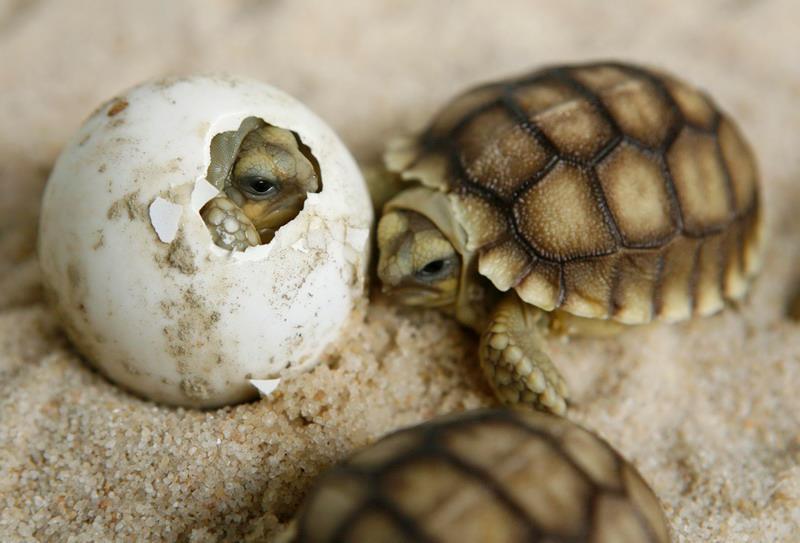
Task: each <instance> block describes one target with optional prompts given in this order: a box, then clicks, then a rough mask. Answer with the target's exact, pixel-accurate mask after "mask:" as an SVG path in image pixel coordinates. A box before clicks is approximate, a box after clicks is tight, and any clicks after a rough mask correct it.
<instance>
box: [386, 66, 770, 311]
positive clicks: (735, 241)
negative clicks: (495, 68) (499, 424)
mask: <svg viewBox="0 0 800 543" xmlns="http://www.w3.org/2000/svg"><path fill="white" fill-rule="evenodd" d="M386 163H387V167H388V168H389V169H390V170H391V171H394V172H399V173H402V176H403V177H404V178H406V179H412V180H416V181H420V182H422V183H423V184H425V185H427V186H430V187H434V188H437V189H439V190H443V191H446V192H448V193H449V195H450V201H451V205H452V208H453V212H454V213H455V216H456V219H457V220H458V221H459V223H460V225H461V226H462V227H463V229H464V231H465V233H466V236H467V240H468V249H469V250H470V251H475V252H476V254H477V256H478V271H479V273H480V274H481V275H483V276H485V277H487V278H488V279H489V280H491V282H492V283H493V285H494V286H495V287H496V288H497V289H499V290H501V291H505V290H508V289H510V288H515V289H516V292H517V293H518V294H519V296H520V297H521V298H522V299H523V300H524V301H525V302H527V303H530V304H533V305H536V306H538V307H541V308H542V309H545V310H553V309H556V308H561V309H563V310H566V311H568V312H570V313H573V314H575V315H579V316H582V317H593V318H611V319H614V320H617V321H620V322H625V323H630V324H635V323H643V322H648V321H650V320H652V319H661V320H666V321H677V320H682V319H686V318H688V317H690V316H691V315H708V314H711V313H714V312H716V311H717V310H719V309H721V308H722V307H723V305H724V301H725V300H737V299H740V298H741V297H742V296H743V295H744V294H745V293H746V291H747V288H748V284H749V279H750V278H751V277H752V276H753V275H754V274H755V272H756V271H757V268H758V266H759V260H760V246H761V212H760V200H759V188H758V179H757V178H758V174H757V169H756V164H755V160H754V157H753V153H752V152H751V150H750V147H749V145H748V144H747V143H746V142H745V140H744V138H743V137H742V135H741V134H740V132H739V129H738V128H737V127H736V125H735V124H734V123H733V121H732V120H731V119H730V118H729V117H728V116H727V115H725V114H724V113H723V112H721V111H720V110H719V109H718V107H717V106H716V105H715V104H714V102H713V101H712V100H711V99H710V98H709V97H708V96H706V95H705V94H704V93H703V92H701V91H699V90H697V89H695V88H694V87H691V86H689V85H687V84H686V83H684V82H682V81H679V80H677V79H675V78H674V77H672V76H670V75H666V74H664V73H661V72H656V71H653V70H649V69H645V68H641V67H637V66H632V65H628V64H619V63H600V64H583V65H569V66H557V67H549V68H545V69H542V70H539V71H536V72H533V73H531V74H529V75H525V76H523V77H519V78H516V79H510V80H505V81H500V82H497V83H492V84H487V85H483V86H480V87H478V88H475V89H473V90H471V91H468V92H466V93H465V94H462V95H461V96H459V97H457V98H456V99H454V100H453V101H452V102H451V103H450V104H449V105H448V106H447V107H445V109H444V110H443V111H441V112H440V113H439V114H438V115H437V116H436V117H435V119H434V120H433V122H432V123H431V125H430V126H429V127H428V128H427V130H425V131H424V133H422V134H421V136H420V137H418V138H415V139H413V140H406V141H400V142H399V143H396V144H395V145H394V146H393V147H390V149H389V151H388V152H387V154H386Z"/></svg>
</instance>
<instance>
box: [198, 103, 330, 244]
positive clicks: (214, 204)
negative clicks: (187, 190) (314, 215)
mask: <svg viewBox="0 0 800 543" xmlns="http://www.w3.org/2000/svg"><path fill="white" fill-rule="evenodd" d="M303 147H304V146H303V145H302V143H301V142H300V140H299V139H298V138H297V137H296V136H295V135H294V133H292V132H290V131H289V130H284V129H283V128H278V127H276V126H271V125H268V124H266V123H265V122H264V121H262V120H260V119H257V118H255V117H248V118H247V119H245V120H244V121H243V122H242V124H241V126H240V127H239V129H238V130H236V131H231V132H223V133H221V134H217V135H216V136H214V138H213V139H212V140H211V164H210V166H209V168H208V176H207V179H208V181H209V182H210V183H211V184H212V185H214V186H215V187H216V188H217V189H219V190H220V192H221V193H220V195H219V196H217V197H215V198H213V199H212V200H210V201H209V202H208V203H207V204H206V205H205V206H203V209H201V210H200V215H201V216H202V217H203V220H204V221H205V223H206V225H207V226H208V229H209V231H210V232H211V238H212V239H213V241H214V243H215V244H217V245H218V246H220V247H222V248H223V249H229V250H235V251H244V250H245V249H247V248H248V247H253V246H256V245H260V244H262V243H269V242H270V241H271V240H272V238H273V236H274V235H275V231H276V230H277V229H278V228H280V227H281V226H283V225H284V224H286V223H287V222H289V221H291V220H292V219H293V218H295V217H296V216H297V214H298V213H300V210H301V209H303V203H304V202H305V200H306V195H307V193H309V192H319V190H320V188H321V186H320V179H319V173H318V171H317V168H316V167H315V165H314V164H313V163H312V160H313V158H312V157H311V154H310V152H308V150H307V149H304V148H303Z"/></svg>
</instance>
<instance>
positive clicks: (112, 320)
mask: <svg viewBox="0 0 800 543" xmlns="http://www.w3.org/2000/svg"><path fill="white" fill-rule="evenodd" d="M252 117H255V118H257V119H260V120H262V121H264V122H266V123H268V124H269V125H272V126H275V127H279V128H284V129H287V130H291V131H292V132H293V133H294V134H295V136H296V137H297V138H299V140H300V141H301V142H302V143H303V144H304V145H305V146H307V147H308V149H309V150H310V153H311V154H312V155H313V158H314V159H316V162H317V165H318V170H319V176H320V178H321V183H322V190H321V191H320V192H317V193H309V194H308V195H307V199H306V200H305V203H304V206H303V209H302V211H300V213H299V214H298V215H297V216H296V217H295V218H293V219H291V220H290V221H289V222H288V223H286V224H285V225H284V226H282V227H280V228H279V229H278V230H277V233H276V234H275V237H274V238H273V239H272V240H271V241H269V242H268V243H266V244H261V245H258V246H255V247H250V248H248V249H246V250H244V251H229V250H225V249H223V248H221V247H218V246H217V245H215V244H214V242H213V241H212V237H211V234H210V232H209V227H207V226H206V223H205V222H204V221H203V219H202V218H201V216H200V209H201V208H202V206H203V205H204V204H205V203H206V202H208V201H209V200H210V199H211V198H213V197H214V196H216V195H217V194H219V190H218V189H217V188H214V186H212V185H211V184H210V183H209V182H208V181H207V180H206V174H207V170H208V167H209V163H210V146H211V140H212V138H213V137H214V136H215V135H216V134H219V133H221V132H229V131H236V130H237V129H238V128H239V127H240V125H241V124H242V122H243V121H244V120H245V119H247V118H252ZM371 224H372V206H371V203H370V200H369V195H368V193H367V189H366V186H365V183H364V181H363V178H362V176H361V173H360V172H359V169H358V166H357V165H356V163H355V161H354V160H353V158H352V156H351V155H350V153H349V152H348V151H347V149H346V148H345V146H344V145H343V144H342V142H341V141H340V140H339V138H338V137H337V136H336V134H335V133H334V132H333V131H332V130H331V129H330V128H329V127H328V126H327V125H326V124H325V123H324V122H322V121H321V120H320V119H319V118H318V117H316V116H315V115H314V114H313V113H312V112H310V111H309V110H308V109H307V108H306V107H305V106H303V105H302V104H301V103H299V102H298V101H297V100H295V99H293V98H292V97H290V96H288V95H287V94H285V93H283V92H281V91H279V90H277V89H275V88H273V87H270V86H267V85H264V84H262V83H259V82H255V81H252V80H248V79H242V78H232V77H190V78H183V79H172V80H164V81H157V82H150V83H145V84H143V85H140V86H138V87H135V88H133V89H131V90H130V91H128V92H126V93H125V94H123V95H121V96H119V97H117V98H115V99H113V100H111V101H110V102H109V103H107V104H105V105H103V106H102V107H101V108H100V109H99V110H97V111H96V112H95V113H94V114H93V115H92V116H91V117H90V118H89V119H88V120H87V121H86V122H85V123H84V124H83V126H82V127H81V128H80V130H79V131H78V133H77V134H76V135H75V137H74V138H73V139H72V141H71V142H70V143H69V144H68V146H67V147H66V149H64V151H63V152H62V154H61V156H60V157H59V159H58V161H57V162H56V165H55V168H54V169H53V172H52V174H51V176H50V179H49V181H48V184H47V188H46V190H45V194H44V200H43V204H42V213H41V220H40V235H39V257H40V262H41V268H42V272H43V279H44V283H45V287H46V291H47V293H48V295H49V297H50V298H51V299H52V302H53V303H54V305H55V307H56V309H57V311H58V314H59V316H60V318H61V319H62V321H63V323H64V327H65V329H66V331H67V334H68V336H69V338H70V339H71V340H72V342H73V343H74V344H75V346H76V347H77V348H78V350H79V351H80V352H81V353H82V354H83V355H84V356H85V357H86V358H87V359H88V360H89V361H90V362H91V363H92V364H94V365H95V366H96V367H97V368H99V369H100V370H101V371H102V372H103V373H104V374H106V375H107V376H108V377H109V378H111V379H112V380H113V381H115V382H117V383H119V384H121V385H123V386H125V387H127V388H129V389H130V390H133V391H135V392H136V393H138V394H140V395H142V396H144V397H146V398H150V399H152V400H156V401H160V402H166V403H170V404H176V405H185V406H196V407H214V406H221V405H226V404H231V403H236V402H240V401H244V400H247V399H250V398H253V397H254V396H255V395H257V391H256V388H254V387H253V386H252V385H251V384H250V383H249V382H248V381H249V380H250V379H254V380H263V379H272V380H274V379H276V378H280V377H281V376H284V375H286V374H287V373H291V372H294V371H301V370H305V369H308V368H310V367H312V366H313V365H314V364H315V363H317V362H318V361H319V360H320V355H321V353H322V352H323V351H324V350H325V349H326V348H327V347H328V346H330V345H331V343H332V342H333V341H334V340H336V339H337V337H340V333H341V330H342V327H343V326H344V325H345V324H346V322H347V320H348V317H349V316H350V315H351V312H352V311H353V309H354V308H355V307H356V306H357V305H359V304H361V303H363V300H364V290H365V278H366V266H367V263H368V260H369V255H368V252H369V243H370V242H369V232H370V227H371ZM229 226H231V227H232V225H229ZM251 235H252V234H251ZM272 382H274V381H272Z"/></svg>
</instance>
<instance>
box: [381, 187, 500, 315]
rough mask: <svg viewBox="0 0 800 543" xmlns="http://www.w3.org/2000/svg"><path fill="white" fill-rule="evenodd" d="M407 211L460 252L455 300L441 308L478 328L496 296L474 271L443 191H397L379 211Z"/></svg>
mask: <svg viewBox="0 0 800 543" xmlns="http://www.w3.org/2000/svg"><path fill="white" fill-rule="evenodd" d="M392 210H408V211H414V212H416V213H420V214H421V215H423V216H425V218H427V219H428V220H430V221H431V222H432V223H433V224H434V225H435V226H436V228H438V229H439V231H440V232H441V233H442V234H443V235H444V236H445V237H446V238H447V240H448V241H449V242H450V243H451V244H452V245H453V248H454V249H455V250H456V252H457V253H458V254H459V255H461V276H460V277H459V282H458V294H457V295H456V301H455V303H454V304H452V305H451V306H448V307H446V308H441V309H442V310H444V311H445V312H446V313H448V314H452V315H454V316H455V318H456V319H457V320H458V321H459V322H461V323H462V324H464V325H466V326H469V327H470V328H473V329H475V330H477V331H482V330H483V328H484V326H485V324H486V321H487V319H488V312H489V311H490V310H491V308H492V307H491V306H493V305H494V303H493V302H494V301H495V299H496V296H495V295H494V289H492V288H490V286H489V285H488V281H487V280H485V279H484V278H483V277H481V276H480V275H479V274H478V254H477V253H475V252H474V251H470V250H468V249H467V234H466V232H465V231H464V229H463V228H462V227H461V225H460V224H458V222H457V221H456V218H455V214H454V213H453V208H452V205H451V203H450V197H449V196H448V194H447V193H445V192H442V191H440V190H436V189H432V188H428V187H421V186H420V187H414V188H409V189H406V190H404V191H402V192H400V193H399V194H398V195H397V196H395V197H394V198H392V199H391V200H389V201H388V202H387V203H386V204H385V205H384V206H383V212H384V213H387V212H389V211H392Z"/></svg>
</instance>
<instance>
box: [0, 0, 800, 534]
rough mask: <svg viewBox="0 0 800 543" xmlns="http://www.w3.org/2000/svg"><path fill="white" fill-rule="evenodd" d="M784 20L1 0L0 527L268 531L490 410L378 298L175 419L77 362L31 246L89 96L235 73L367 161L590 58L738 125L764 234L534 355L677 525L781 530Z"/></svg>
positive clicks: (451, 342) (799, 348) (671, 7)
mask: <svg viewBox="0 0 800 543" xmlns="http://www.w3.org/2000/svg"><path fill="white" fill-rule="evenodd" d="M799 16H800V7H798V5H797V3H796V2H793V1H792V0H771V1H766V0H765V1H761V2H755V1H750V0H725V1H721V0H714V1H707V2H690V1H686V2H670V3H667V2H661V1H658V0H649V1H638V2H631V3H623V2H616V3H611V2H583V1H574V2H572V1H561V2H530V1H524V0H519V1H504V2H502V3H500V2H482V1H480V0H474V1H461V2H448V1H444V0H438V1H434V2H422V1H419V2H400V1H383V2H369V3H368V2H356V1H355V0H353V1H347V2H344V1H337V2H322V1H319V2H306V1H292V2H288V1H274V2H263V3H262V2H256V1H252V0H243V1H238V2H213V1H211V0H204V1H198V2H191V3H189V2H171V3H169V4H167V3H161V2H155V1H142V2H124V1H114V2H106V1H100V0H98V1H95V2H65V1H56V0H39V1H30V2H28V1H13V0H11V1H5V2H0V66H2V67H3V69H2V70H0V88H2V89H3V90H2V94H1V95H0V119H2V124H1V125H0V255H2V256H1V257H0V541H4V542H14V541H109V540H119V541H133V540H146V541H162V540H164V541H191V542H203V541H240V540H246V541H261V540H269V537H270V536H273V535H274V534H275V532H276V530H278V529H279V528H280V526H281V525H282V524H283V523H285V522H286V521H287V520H288V519H289V518H291V516H292V514H293V512H294V511H295V509H296V507H297V505H298V503H299V502H300V501H301V500H302V497H303V495H304V493H305V492H306V491H307V490H308V488H309V484H310V483H311V481H312V480H313V478H314V476H315V475H316V474H318V473H319V472H320V471H321V470H323V469H324V468H325V467H327V466H329V465H330V464H332V463H333V462H335V461H337V460H338V459H340V458H342V457H343V456H345V455H346V454H348V452H350V451H351V450H353V449H354V448H356V447H359V446H362V445H364V444H366V443H369V442H370V441H372V440H374V439H376V438H377V437H378V436H380V435H382V434H384V433H385V432H387V431H390V430H392V429H394V428H398V427H400V426H404V425H408V424H412V423H415V422H418V421H422V420H425V419H427V418H429V417H431V416H434V415H436V414H438V413H446V412H451V411H455V410H460V409H465V408H471V407H477V406H481V405H489V404H490V403H491V397H490V395H489V394H488V391H487V389H486V387H485V385H484V384H483V382H482V380H481V376H480V375H479V373H478V371H477V365H476V359H475V339H474V337H472V335H471V334H470V333H468V332H466V331H464V330H462V329H461V328H460V327H458V326H457V325H456V324H455V323H453V322H452V321H450V320H448V319H446V318H444V317H441V316H439V315H438V314H436V313H434V312H430V311H417V310H409V309H401V308H395V307H392V306H391V305H390V304H388V303H387V302H386V301H385V300H383V299H381V298H380V297H379V296H376V297H375V298H374V299H373V302H372V304H371V306H370V308H369V310H368V312H367V314H366V315H365V316H364V319H365V320H364V324H363V325H358V326H353V327H352V329H350V330H349V331H348V334H347V337H346V338H345V339H346V341H345V343H346V347H344V348H342V349H341V350H340V352H336V353H332V354H331V355H330V356H327V357H326V359H325V360H324V361H323V363H322V364H321V365H320V366H318V367H317V368H316V369H315V370H314V371H312V372H310V373H308V374H305V375H302V376H299V377H297V378H294V379H292V380H287V381H285V382H284V383H282V385H281V387H280V388H279V390H278V392H277V393H276V394H275V395H274V396H273V397H272V398H270V399H268V400H262V401H259V402H255V403H250V404H246V405H241V406H237V407H231V408H225V409H220V410H217V411H209V412H201V411H192V410H183V409H174V408H169V407H164V406H158V405H154V404H152V403H149V402H146V401H143V400H141V399H139V398H136V397H133V396H131V395H130V394H128V393H126V392H124V391H122V390H120V389H119V388H117V387H116V386H115V385H113V384H111V383H109V382H107V381H106V380H105V379H104V378H103V377H101V376H100V375H98V374H96V373H95V372H93V371H92V370H91V369H89V368H88V367H87V365H86V364H84V363H83V362H82V361H81V359H80V358H79V357H78V356H77V355H76V354H75V353H74V352H73V351H72V350H71V349H70V347H69V345H68V344H67V343H66V340H65V339H64V336H63V335H62V333H61V331H60V329H59V327H58V325H57V323H56V322H55V319H54V316H53V314H52V312H51V311H50V310H49V309H48V308H47V307H46V306H45V305H44V304H43V302H42V299H41V291H40V283H39V279H38V272H37V264H36V259H35V251H34V247H35V231H36V220H37V213H38V205H39V200H40V196H41V190H42V187H43V185H44V182H45V180H46V177H47V173H48V171H49V169H50V167H51V165H52V163H53V161H54V159H55V157H56V156H57V154H58V152H59V150H60V149H61V147H62V146H63V145H64V143H65V141H66V140H67V138H68V137H69V136H70V134H71V133H72V132H73V131H74V130H75V129H76V128H77V127H78V125H79V124H80V122H81V121H82V119H83V118H85V117H86V116H87V115H88V114H89V112H91V111H92V109H93V108H94V107H95V106H96V105H97V104H99V103H100V102H101V101H103V100H105V99H106V98H108V97H109V96H113V95H114V94H115V93H116V92H117V91H118V90H120V89H122V88H124V87H127V86H129V85H132V84H134V83H136V82H138V81H139V80H142V79H145V78H149V77H152V76H160V75H165V74H169V73H175V72H184V73H185V72H192V71H214V70H227V71H229V72H236V73H242V74H244V75H249V76H253V77H257V78H259V79H263V80H265V81H267V82H270V83H272V84H275V85H277V86H279V87H282V88H284V89H285V90H287V91H289V92H290V93H292V94H294V95H295V96H297V97H298V98H300V99H301V100H303V101H305V102H306V103H307V104H308V105H309V106H310V107H311V108H312V109H314V110H315V111H316V112H318V113H319V114H320V115H321V116H322V117H323V118H325V119H326V120H328V121H329V122H330V123H331V124H332V126H333V127H334V128H335V129H336V130H337V131H338V132H339V133H340V134H341V136H342V138H343V139H344V140H345V142H346V143H347V144H348V145H349V146H350V147H351V149H352V150H353V152H354V153H355V155H356V156H357V158H358V159H359V160H361V161H362V162H364V163H369V162H371V161H374V160H375V158H376V157H377V156H378V153H379V152H380V149H381V145H382V143H381V142H382V141H384V140H385V139H387V138H388V137H390V136H392V135H396V134H401V133H403V132H405V131H407V130H411V129H415V128H418V127H419V126H420V125H422V124H423V123H424V122H425V120H426V119H427V118H428V116H429V115H430V114H431V113H432V112H433V111H434V110H435V109H436V108H437V107H438V106H439V105H441V104H442V103H443V101H444V100H446V99H447V97H449V96H450V95H452V94H453V93H454V92H457V91H458V90H460V89H462V88H463V87H465V86H466V85H469V84H472V83H475V82H478V81H482V80H486V79H490V78H492V77H497V76H501V75H507V74H513V73H516V72H519V71H521V70H526V69H529V68H531V67H533V66H536V65H538V64H541V63H545V62H552V61H562V60H575V59H586V58H598V57H614V58H626V59H629V60H637V61H642V62H647V63H652V64H656V65H660V66H663V67H666V68H668V69H671V70H673V71H675V72H677V73H680V74H682V75H683V76H684V77H685V78H687V79H688V80H690V81H693V82H696V83H697V84H699V85H701V86H703V87H705V88H706V89H709V90H710V91H711V92H712V94H713V95H714V96H715V97H716V98H717V100H718V102H720V103H721V104H722V105H723V107H724V108H725V109H727V110H728V111H729V112H731V114H732V115H733V116H734V117H735V118H736V119H738V120H739V122H740V125H741V127H742V129H743V131H744V132H745V134H747V135H748V136H749V138H750V140H751V141H752V143H753V144H754V146H755V149H756V152H757V154H758V156H759V159H760V163H761V169H762V173H763V189H764V197H765V206H766V210H767V226H768V231H769V233H770V236H771V240H770V243H769V247H768V250H767V253H766V261H765V270H764V273H763V274H762V276H761V278H760V279H759V281H758V282H757V283H756V285H755V286H754V288H753V291H752V294H751V296H750V297H749V299H748V300H747V302H746V303H744V304H742V306H741V307H738V308H735V309H729V310H727V311H725V312H723V313H722V314H720V315H718V316H716V317H713V318H708V319H705V320H700V321H695V322H691V323H687V324H682V325H677V326H667V325H654V326H650V327H646V328H641V329H637V330H631V331H630V332H627V333H626V334H624V335H622V336H620V337H619V338H616V339H611V340H574V341H572V342H570V343H569V344H555V345H553V350H554V356H555V357H556V359H557V360H558V361H559V363H560V365H561V367H562V368H563V371H564V373H565V375H566V377H567V379H568V381H569V382H570V384H571V386H572V390H573V397H574V400H575V402H576V407H575V408H574V409H573V410H572V411H571V413H570V415H569V416H570V418H572V419H573V420H575V421H578V422H580V423H582V424H584V425H586V426H587V427H589V428H591V429H592V430H594V431H595V432H597V433H599V434H600V435H602V436H603V437H605V438H606V439H607V440H608V441H609V442H610V443H611V444H613V445H614V446H615V447H616V448H617V449H618V450H619V451H620V452H622V454H623V455H625V456H626V457H627V458H628V459H630V460H631V461H632V462H633V463H634V464H635V465H636V466H637V467H638V468H639V470H640V471H641V473H642V474H643V475H644V477H645V478H646V479H647V480H648V481H649V482H650V483H651V485H652V487H653V488H654V490H655V492H656V493H657V494H658V496H659V497H660V499H661V500H662V501H663V504H664V508H665V511H666V513H667V516H668V518H669V520H670V523H671V527H672V531H673V535H674V539H675V540H676V541H680V542H696V541H725V542H744V541H759V542H760V541H783V542H789V541H797V540H798V538H800V535H798V534H800V467H798V459H799V458H800V415H798V414H799V413H800V395H798V393H797V391H798V385H800V328H798V324H796V323H793V322H791V321H789V320H787V319H786V318H785V317H784V311H785V306H786V303H787V298H788V296H789V294H790V293H791V292H792V291H793V290H794V288H795V282H796V281H797V280H800V250H798V247H797V244H796V243H795V242H794V240H795V239H796V237H797V236H800V214H799V213H797V212H796V208H797V206H798V205H800V185H798V183H797V177H798V175H800V154H798V149H800V107H798V104H799V103H800V64H798V62H797V50H798V46H800V39H799V38H798V37H797V27H796V24H797V23H796V21H797V18H798V17H799Z"/></svg>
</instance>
